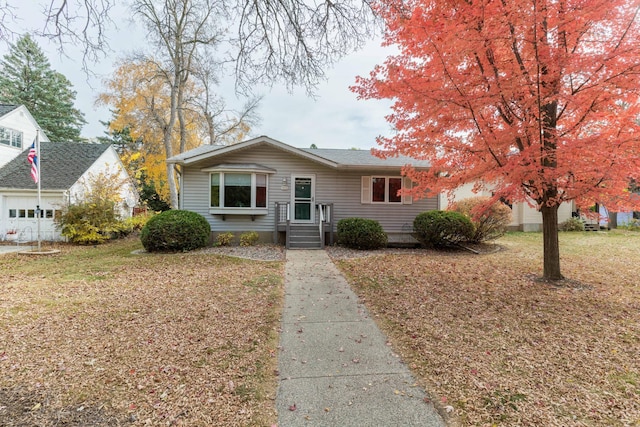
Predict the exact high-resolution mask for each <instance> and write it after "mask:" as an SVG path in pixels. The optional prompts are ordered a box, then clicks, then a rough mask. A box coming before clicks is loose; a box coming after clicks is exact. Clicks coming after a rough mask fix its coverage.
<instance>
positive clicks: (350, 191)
mask: <svg viewBox="0 0 640 427" xmlns="http://www.w3.org/2000/svg"><path fill="white" fill-rule="evenodd" d="M221 163H256V164H260V165H263V166H266V167H269V168H272V169H275V170H276V173H275V174H270V175H269V183H268V187H269V188H268V196H267V203H268V207H269V214H268V215H256V216H255V217H254V220H253V221H252V219H251V217H250V216H249V215H226V216H225V219H224V220H223V219H222V215H211V214H209V191H210V189H209V173H208V172H201V171H200V169H202V168H206V167H211V166H215V165H216V164H221ZM183 173H184V175H183V183H182V185H183V200H182V207H183V209H186V210H190V211H194V212H198V213H200V214H201V215H203V216H204V217H205V218H207V220H208V221H209V223H210V224H211V229H212V231H213V232H218V231H223V230H224V231H232V232H238V231H258V232H272V231H273V230H274V227H275V215H274V213H275V212H274V211H275V203H276V202H282V203H286V202H289V201H290V200H291V190H292V188H291V175H292V174H315V176H316V182H315V186H316V187H315V189H316V198H315V200H316V202H317V203H333V204H334V209H333V215H334V218H333V220H334V223H337V221H339V220H340V219H342V218H348V217H364V218H371V219H375V220H377V221H379V222H380V224H381V225H382V227H383V228H384V229H385V231H386V232H387V233H401V232H407V233H410V232H412V229H413V219H414V218H415V217H416V215H417V214H418V213H420V212H423V211H427V210H432V209H437V208H438V200H437V198H430V199H423V200H418V201H414V202H413V203H412V204H387V205H385V204H366V203H362V191H361V188H362V176H369V175H376V174H379V175H385V176H388V175H394V174H393V173H391V174H390V173H389V171H376V170H363V171H349V172H345V171H338V170H335V169H332V168H329V167H326V166H323V165H320V164H318V163H315V162H311V161H309V160H307V159H303V158H300V157H297V156H294V155H291V154H289V153H286V152H284V151H281V150H278V149H277V148H273V147H267V146H259V147H253V148H251V149H247V150H242V151H240V152H233V153H230V154H229V155H226V156H220V157H216V158H215V159H214V160H212V161H209V162H208V163H207V162H202V163H201V164H199V165H197V166H191V167H187V168H185V170H184V171H183ZM399 174H400V170H398V172H397V175H399ZM283 178H286V180H287V183H288V185H287V186H283V185H282V182H283Z"/></svg>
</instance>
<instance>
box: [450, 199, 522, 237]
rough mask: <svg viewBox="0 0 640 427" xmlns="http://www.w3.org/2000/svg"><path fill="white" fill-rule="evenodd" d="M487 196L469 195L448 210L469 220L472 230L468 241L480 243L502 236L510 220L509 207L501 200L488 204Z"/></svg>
mask: <svg viewBox="0 0 640 427" xmlns="http://www.w3.org/2000/svg"><path fill="white" fill-rule="evenodd" d="M489 200H490V198H489V197H470V198H468V199H462V200H460V201H458V202H455V203H453V204H452V205H451V206H450V207H449V210H450V211H453V212H459V213H461V214H462V215H464V216H466V217H467V218H469V219H470V220H471V223H472V224H473V227H474V231H473V235H472V236H471V238H470V239H469V241H470V242H474V243H480V242H484V241H486V240H493V239H497V238H498V237H502V236H504V234H505V233H506V232H507V226H508V225H509V223H510V222H511V208H510V207H509V206H507V205H505V204H504V203H502V202H494V203H492V204H489Z"/></svg>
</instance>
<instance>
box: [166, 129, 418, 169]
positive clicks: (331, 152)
mask: <svg viewBox="0 0 640 427" xmlns="http://www.w3.org/2000/svg"><path fill="white" fill-rule="evenodd" d="M256 144H270V145H273V146H275V147H278V148H281V149H283V150H286V151H289V152H291V153H292V154H296V155H299V156H302V157H306V158H308V159H310V160H315V161H319V162H321V163H324V164H328V165H329V166H331V167H335V168H339V169H349V168H399V167H402V166H405V165H407V164H410V165H413V166H414V167H417V168H428V167H430V164H429V162H428V161H425V160H416V159H412V158H410V157H405V156H398V157H388V158H386V159H382V158H380V157H377V156H375V155H373V153H372V152H371V150H347V149H339V148H313V149H312V148H295V147H292V146H290V145H288V144H285V143H283V142H280V141H277V140H274V139H271V138H269V137H268V136H260V137H257V138H253V139H250V140H247V141H243V142H240V143H238V144H236V145H230V146H224V145H202V146H200V147H197V148H194V149H193V150H189V151H187V152H184V153H181V154H178V155H176V156H173V157H171V158H170V159H168V162H170V163H179V164H190V163H193V162H195V161H202V160H204V159H206V158H209V157H212V156H216V155H218V154H219V153H216V151H220V152H221V153H226V152H230V151H235V150H236V149H246V148H250V147H252V146H254V145H256Z"/></svg>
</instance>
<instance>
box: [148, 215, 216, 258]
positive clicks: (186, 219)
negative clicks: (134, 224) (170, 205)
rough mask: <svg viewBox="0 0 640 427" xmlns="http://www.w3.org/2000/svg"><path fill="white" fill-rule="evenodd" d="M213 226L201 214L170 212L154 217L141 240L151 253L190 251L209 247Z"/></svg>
mask: <svg viewBox="0 0 640 427" xmlns="http://www.w3.org/2000/svg"><path fill="white" fill-rule="evenodd" d="M210 234H211V226H210V225H209V223H208V222H207V220H206V219H205V218H204V217H203V216H202V215H200V214H198V213H195V212H190V211H183V210H170V211H165V212H162V213H159V214H158V215H155V216H154V217H152V218H151V219H150V220H149V221H148V222H147V223H146V225H145V226H144V227H143V228H142V232H141V233H140V240H141V241H142V245H143V246H144V248H145V249H146V250H147V251H149V252H179V251H183V252H185V251H190V250H193V249H198V248H202V247H205V246H207V244H208V243H209V238H210Z"/></svg>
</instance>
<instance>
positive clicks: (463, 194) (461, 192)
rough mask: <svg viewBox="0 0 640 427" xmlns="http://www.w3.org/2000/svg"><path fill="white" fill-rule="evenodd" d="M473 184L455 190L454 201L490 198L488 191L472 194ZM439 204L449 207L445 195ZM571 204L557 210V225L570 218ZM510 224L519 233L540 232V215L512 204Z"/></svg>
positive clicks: (533, 210)
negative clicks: (482, 197)
mask: <svg viewBox="0 0 640 427" xmlns="http://www.w3.org/2000/svg"><path fill="white" fill-rule="evenodd" d="M472 189H473V184H465V185H462V186H460V187H459V188H457V189H456V190H455V192H454V200H462V199H466V198H469V197H480V196H489V197H490V196H491V192H490V191H488V190H484V191H481V192H479V193H474V192H473V191H472ZM440 203H441V206H443V209H446V207H447V206H449V205H450V203H449V200H448V199H447V197H446V196H445V195H440ZM572 209H573V204H572V203H563V204H561V205H560V207H559V208H558V223H562V222H564V221H566V220H567V219H569V218H571V211H572ZM511 210H512V216H511V223H510V224H509V228H510V229H512V230H520V231H541V230H542V214H541V213H540V212H538V211H537V210H536V208H534V207H531V206H530V205H529V204H528V203H526V202H518V203H514V204H513V206H512V208H511Z"/></svg>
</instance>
